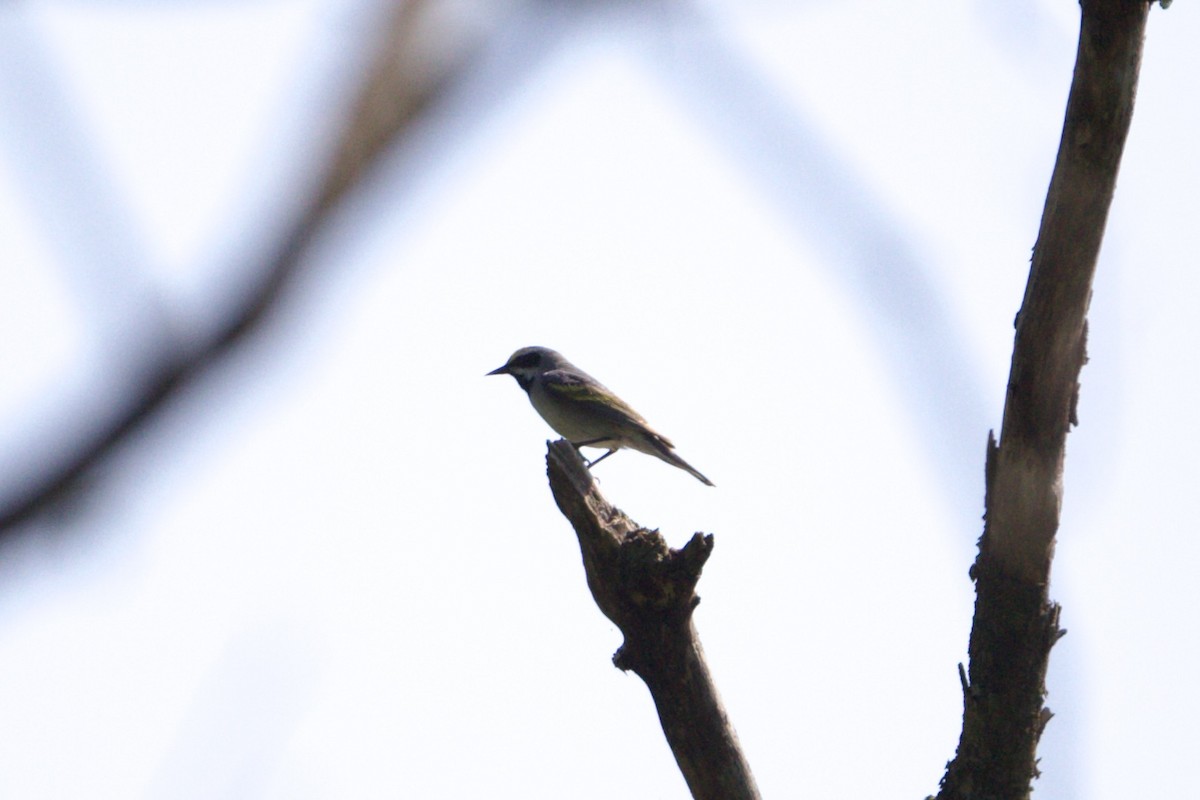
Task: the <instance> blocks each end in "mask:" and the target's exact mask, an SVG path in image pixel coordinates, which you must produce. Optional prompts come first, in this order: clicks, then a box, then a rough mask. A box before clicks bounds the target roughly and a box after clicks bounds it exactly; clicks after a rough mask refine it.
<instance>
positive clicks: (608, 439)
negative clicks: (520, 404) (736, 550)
mask: <svg viewBox="0 0 1200 800" xmlns="http://www.w3.org/2000/svg"><path fill="white" fill-rule="evenodd" d="M488 375H512V376H513V377H514V378H516V380H517V385H518V386H520V387H521V388H522V389H524V390H525V391H526V393H528V395H529V402H531V403H533V407H534V408H535V409H537V412H538V413H539V414H541V415H542V419H544V420H546V422H548V423H549V424H550V427H551V428H553V429H554V430H556V431H557V432H558V433H559V435H560V436H563V437H564V438H566V440H567V441H569V442H570V443H571V444H573V445H575V447H577V448H578V447H604V448H607V449H608V452H607V453H605V454H604V455H602V456H600V458H597V459H596V460H595V461H592V462H589V463H588V466H589V467H591V466H594V465H596V464H598V463H600V462H601V461H603V460H604V459H606V458H608V457H609V456H611V455H612V454H613V453H615V452H617V450H618V449H619V448H622V447H631V448H633V449H634V450H638V451H640V452H642V453H646V454H647V455H651V456H655V457H657V458H661V459H662V460H663V461H665V462H667V463H668V464H670V465H671V466H674V467H679V468H680V469H682V470H685V471H687V472H690V473H691V474H692V475H694V476H695V477H696V479H697V480H699V481H700V482H701V483H706V484H708V485H709V486H713V485H715V484H713V482H712V481H710V480H709V479H708V478H706V477H704V476H703V475H701V474H700V472H699V471H698V470H696V468H695V467H693V466H692V465H691V464H689V463H687V462H686V461H684V460H683V459H682V458H680V457H679V456H677V455H675V445H673V444H671V440H670V439H668V438H667V437H665V436H663V435H662V434H661V433H658V432H657V431H655V430H654V429H653V428H651V427H650V426H649V425H647V424H646V420H644V419H642V416H641V414H638V413H637V412H636V411H634V410H633V409H632V408H630V407H629V406H628V405H627V404H626V403H625V401H624V400H622V399H621V398H619V397H617V396H616V395H615V394H613V393H612V392H611V391H609V390H608V389H606V388H605V387H604V386H603V385H602V384H601V383H600V381H598V380H596V379H595V378H593V377H592V376H591V375H588V374H587V373H586V372H584V371H583V370H581V369H580V368H579V367H577V366H575V365H574V364H572V363H571V362H570V361H567V359H565V358H563V356H562V354H561V353H558V352H556V351H554V350H551V349H550V348H548V347H522V348H521V349H520V350H518V351H517V352H515V353H513V354H512V355H511V356H510V357H509V359H508V363H507V364H505V365H504V366H503V367H499V368H498V369H494V370H492V371H491V372H489V373H488Z"/></svg>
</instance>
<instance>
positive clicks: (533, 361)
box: [512, 353, 542, 367]
mask: <svg viewBox="0 0 1200 800" xmlns="http://www.w3.org/2000/svg"><path fill="white" fill-rule="evenodd" d="M541 361H542V354H541V353H525V354H524V355H522V356H519V357H517V358H514V359H513V363H512V365H513V366H514V367H536V366H537V365H538V364H540V363H541Z"/></svg>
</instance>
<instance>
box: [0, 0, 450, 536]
mask: <svg viewBox="0 0 1200 800" xmlns="http://www.w3.org/2000/svg"><path fill="white" fill-rule="evenodd" d="M430 5H431V3H430V2H429V0H399V2H395V3H393V4H392V5H391V7H390V8H389V9H387V10H386V12H385V13H384V14H383V17H384V19H383V21H382V24H381V25H380V26H379V35H378V40H377V41H376V42H374V43H372V44H373V47H374V49H375V55H374V56H373V57H372V58H371V59H370V61H369V65H368V68H367V70H366V72H365V73H364V76H363V79H362V83H361V89H360V91H359V93H358V96H357V99H356V100H355V102H354V103H353V104H352V105H351V106H350V109H349V115H348V117H347V119H346V121H345V123H344V124H343V125H342V126H341V132H340V134H339V135H338V137H337V140H336V146H335V147H334V149H333V151H332V152H331V154H330V157H329V162H328V167H327V168H326V169H325V171H324V173H323V175H322V176H321V178H320V180H319V181H318V182H317V183H316V185H315V186H314V187H313V189H312V192H311V196H310V198H309V199H308V200H307V201H306V202H304V203H302V204H301V206H300V208H299V211H298V212H297V214H296V217H295V219H294V221H293V222H292V224H291V225H290V226H289V227H288V228H287V229H286V230H285V232H284V234H283V235H282V236H281V238H280V241H279V243H278V245H277V246H276V247H275V248H274V250H273V252H271V253H270V255H269V256H268V257H267V258H266V260H265V261H264V263H263V264H262V265H261V266H260V267H258V268H257V270H256V278H255V279H254V280H253V283H252V284H251V285H250V286H249V287H248V289H247V290H246V291H244V292H243V293H241V294H239V295H237V296H235V297H234V298H233V300H232V302H231V304H230V306H229V308H228V309H226V311H225V315H224V321H223V322H222V323H221V324H219V325H217V326H216V327H215V328H213V329H212V330H210V331H209V332H208V333H207V335H203V336H199V337H195V338H193V339H188V340H184V339H178V338H174V337H171V336H169V335H165V334H167V333H168V332H169V331H170V323H169V320H166V319H162V320H158V321H156V322H155V323H153V324H152V322H151V320H149V319H146V318H143V319H142V321H141V322H142V326H141V329H140V330H137V331H136V335H137V337H138V338H139V340H140V341H141V343H142V345H143V349H142V350H141V352H139V353H137V354H136V357H138V358H143V359H146V360H145V361H144V362H143V363H141V364H140V365H139V366H138V367H137V368H128V367H127V369H128V374H129V376H130V378H129V380H128V383H127V384H126V385H125V387H124V396H122V397H119V398H117V399H115V400H114V401H113V402H112V403H111V404H110V405H109V406H108V407H107V408H104V409H102V410H101V412H100V413H99V414H98V415H97V417H96V419H95V421H94V423H93V427H92V428H91V429H90V430H86V431H82V432H80V433H79V435H78V438H77V440H76V441H74V442H71V443H70V444H69V445H68V446H67V447H66V448H65V449H64V450H63V451H62V452H58V453H55V454H54V459H53V461H52V462H50V463H45V462H43V465H42V466H41V468H40V469H31V470H30V472H31V474H30V475H29V476H28V477H27V478H26V480H25V481H24V482H21V483H18V482H16V481H12V480H10V482H9V486H8V487H6V488H7V491H8V494H7V496H5V497H4V498H3V499H2V500H0V536H2V535H6V534H7V533H8V532H10V531H12V530H13V529H14V527H15V526H17V525H18V524H19V523H21V522H22V521H24V520H26V519H28V518H30V517H31V516H33V515H35V514H37V513H38V512H40V511H43V510H45V509H46V508H47V507H48V506H50V505H52V504H55V503H59V502H61V501H63V500H65V499H73V498H70V495H71V493H72V492H75V491H78V490H79V488H80V484H81V481H82V479H83V478H85V476H86V475H87V474H88V473H89V471H91V470H92V469H94V468H95V467H96V466H97V465H99V464H100V463H102V462H103V460H104V459H105V457H106V456H107V455H108V454H109V453H111V452H112V451H113V449H114V448H115V447H117V446H118V445H119V444H120V443H121V442H123V441H124V440H125V439H126V438H128V437H129V436H130V435H131V434H132V433H134V432H135V431H137V430H138V429H139V428H140V427H141V426H142V425H143V424H145V422H146V421H147V420H148V419H149V418H150V417H151V416H152V415H153V414H154V413H155V412H156V411H158V410H159V409H160V408H162V407H163V406H164V405H165V404H166V403H167V402H168V401H170V400H171V399H172V398H173V397H175V396H176V395H177V394H178V393H179V392H180V391H182V390H183V389H184V388H186V387H187V386H188V385H189V384H190V383H191V382H193V381H194V380H196V379H197V378H198V377H199V376H201V375H202V374H203V373H204V371H205V369H206V368H207V367H208V366H210V365H211V364H212V363H213V362H214V361H216V360H218V359H220V358H222V357H223V356H224V355H225V354H226V353H228V352H229V351H230V350H231V349H233V348H235V347H236V346H237V345H238V344H239V343H240V342H242V341H243V340H244V339H246V338H247V337H248V336H250V335H251V334H252V333H254V332H255V331H256V330H257V329H258V328H259V327H260V326H261V325H262V324H263V323H264V321H265V320H266V319H267V318H268V316H269V313H270V311H271V310H272V309H273V308H274V306H275V305H276V304H277V303H278V302H280V300H281V299H282V298H283V296H284V295H285V292H286V290H287V288H288V286H289V284H290V283H291V281H292V280H293V278H294V277H295V275H296V273H297V271H298V270H299V268H300V266H301V264H302V263H303V258H304V254H305V251H306V249H307V247H308V246H309V244H310V242H311V241H312V240H313V237H314V236H316V235H317V234H318V233H319V231H320V230H321V227H322V225H323V223H324V222H325V220H326V219H328V217H329V216H330V215H331V214H332V213H333V212H334V210H335V209H336V207H337V205H338V202H339V201H340V200H341V199H342V198H343V197H344V196H345V194H346V193H347V192H349V191H350V190H352V189H353V188H354V187H355V186H356V185H357V184H358V183H359V182H360V181H361V180H362V179H363V176H364V175H365V174H367V172H368V170H369V169H370V166H371V165H372V164H373V163H374V162H375V160H376V159H377V158H378V156H379V154H380V152H381V151H383V150H384V149H385V148H386V147H387V146H388V145H389V144H390V143H391V142H393V141H395V140H396V139H397V138H398V137H400V136H402V135H403V134H404V132H405V131H406V130H407V128H408V126H409V125H410V124H411V122H412V121H413V120H414V119H415V118H416V117H417V116H418V115H419V114H420V112H421V111H422V110H423V109H424V108H426V107H427V105H428V104H429V103H430V102H431V101H432V100H433V98H435V97H436V96H437V94H438V92H439V90H440V89H441V87H443V86H445V85H446V83H447V82H449V81H450V80H451V79H452V78H453V76H454V74H455V73H456V71H457V70H458V69H460V68H461V64H447V63H444V54H442V53H438V52H436V51H433V50H430V48H428V47H420V46H419V42H420V30H421V23H422V17H423V15H424V14H426V13H427V12H428V7H429V6H430ZM439 56H440V57H441V58H439ZM46 127H49V126H46ZM74 149H75V152H76V154H77V158H76V159H75V161H76V162H78V164H79V166H80V167H82V168H85V171H86V168H87V167H90V166H91V160H90V159H89V158H87V157H86V156H87V155H88V154H87V153H86V152H83V151H84V150H85V148H84V147H83V146H82V145H80V144H79V143H76V144H75V146H74ZM45 162H46V163H55V159H54V158H49V157H48V158H46V159H45ZM53 183H59V182H53ZM61 183H65V184H66V185H68V186H75V185H76V183H75V182H74V181H71V180H65V181H61ZM94 183H101V182H90V183H89V184H87V185H88V186H89V187H90V186H92V185H93V184H94ZM77 193H78V194H80V195H87V194H88V192H87V190H86V189H85V190H83V191H77ZM84 200H85V201H86V200H93V201H94V202H91V203H87V207H92V206H96V207H99V208H100V209H111V208H112V207H114V206H115V205H116V204H115V203H113V202H104V201H102V200H99V199H97V198H86V197H85V198H84ZM104 216H105V215H104V214H103V213H97V214H96V217H98V218H100V219H103V218H104ZM83 218H84V219H88V220H91V221H94V220H95V218H94V217H91V216H88V215H87V214H85V215H83ZM110 228H111V229H112V230H121V229H122V226H115V225H114V226H108V227H106V229H105V232H104V233H105V234H107V233H109V232H110ZM93 238H94V239H96V240H98V241H103V240H104V238H105V236H103V235H98V236H95V237H93ZM129 272H130V273H132V274H136V273H135V271H134V270H130V271H129ZM124 278H125V276H124V275H122V276H114V278H113V280H114V281H117V282H119V281H120V280H122V279H124ZM116 288H117V289H118V290H119V289H120V287H119V285H118V286H117V287H116ZM29 456H30V461H31V462H32V461H37V460H40V459H43V458H46V456H47V453H46V452H45V451H43V452H40V453H30V454H29Z"/></svg>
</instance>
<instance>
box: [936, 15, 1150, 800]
mask: <svg viewBox="0 0 1200 800" xmlns="http://www.w3.org/2000/svg"><path fill="white" fill-rule="evenodd" d="M1081 6H1082V22H1081V25H1080V35H1079V51H1078V55H1077V58H1076V63H1075V75H1074V78H1073V80H1072V83H1071V93H1070V97H1069V98H1068V100H1067V112H1066V119H1065V122H1064V124H1063V132H1062V140H1061V143H1060V145H1059V150H1058V158H1057V161H1056V162H1055V166H1054V174H1053V177H1052V179H1051V182H1050V189H1049V192H1048V194H1047V197H1046V207H1045V210H1044V211H1043V214H1042V223H1041V229H1040V230H1039V232H1038V239H1037V244H1036V245H1035V247H1034V252H1033V265H1032V268H1031V270H1030V275H1029V282H1028V284H1027V287H1026V290H1025V299H1024V302H1023V304H1022V306H1021V311H1020V313H1019V314H1018V317H1017V324H1016V328H1017V332H1016V341H1015V344H1014V347H1013V358H1012V369H1011V372H1010V374H1009V382H1008V396H1007V398H1006V401H1005V406H1004V422H1003V427H1002V429H1001V436H1000V443H999V445H998V446H997V445H996V443H995V441H994V440H993V439H992V438H991V436H989V440H988V454H987V470H986V481H987V495H986V500H985V506H986V520H987V522H986V524H985V526H984V533H983V538H982V539H981V540H980V552H979V556H978V558H977V560H976V562H975V566H974V567H973V569H972V576H973V577H974V578H975V581H976V602H975V621H974V624H973V626H972V630H971V642H970V659H971V662H970V663H971V666H970V675H969V683H968V682H966V681H964V713H963V731H962V736H961V738H960V740H959V745H958V753H957V755H956V756H955V758H954V760H953V761H952V762H951V763H950V764H949V766H948V768H947V771H946V775H945V777H944V778H943V779H942V791H941V793H940V794H939V798H944V799H945V800H949V799H950V798H964V800H965V798H1026V797H1028V796H1029V793H1030V784H1031V781H1032V779H1033V778H1034V777H1036V775H1037V768H1036V750H1037V743H1038V739H1039V738H1040V736H1041V733H1042V730H1043V729H1044V727H1045V725H1046V722H1047V721H1048V720H1049V717H1050V713H1049V711H1048V710H1047V709H1045V708H1044V707H1043V701H1044V697H1045V676H1046V666H1047V663H1048V661H1049V656H1050V648H1051V646H1052V645H1053V644H1054V642H1055V641H1057V640H1058V638H1059V637H1060V636H1061V635H1062V631H1060V629H1059V627H1058V613H1059V609H1058V606H1057V605H1055V604H1053V603H1051V602H1050V601H1049V599H1048V597H1049V596H1048V593H1047V585H1048V582H1049V578H1050V562H1051V558H1052V556H1053V549H1054V537H1055V534H1056V532H1057V530H1058V521H1059V510H1060V506H1061V502H1062V470H1063V459H1064V453H1065V451H1066V437H1067V432H1068V430H1069V428H1070V426H1071V425H1073V424H1076V422H1077V420H1076V414H1075V409H1076V402H1077V399H1078V392H1079V372H1080V369H1081V368H1082V367H1083V364H1084V362H1085V361H1086V339H1087V319H1086V317H1087V310H1088V304H1089V302H1090V300H1091V292H1092V277H1093V275H1094V274H1095V268H1096V260H1097V257H1098V255H1099V252H1100V242H1101V239H1102V238H1103V235H1104V226H1105V222H1106V219H1107V217H1108V209H1109V205H1110V204H1111V202H1112V197H1113V191H1114V188H1115V186H1116V180H1117V170H1118V167H1119V166H1120V161H1121V153H1122V150H1123V149H1124V145H1125V138H1126V135H1127V134H1128V132H1129V124H1130V121H1131V119H1132V115H1133V100H1134V91H1135V88H1136V86H1137V78H1138V69H1139V65H1140V63H1141V55H1142V39H1143V36H1144V32H1145V25H1146V16H1147V12H1148V8H1149V6H1148V4H1147V3H1146V2H1142V0H1083V2H1082V3H1081Z"/></svg>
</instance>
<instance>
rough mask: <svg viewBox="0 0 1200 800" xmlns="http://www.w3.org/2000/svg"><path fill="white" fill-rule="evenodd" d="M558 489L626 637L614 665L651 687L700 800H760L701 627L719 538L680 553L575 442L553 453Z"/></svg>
mask: <svg viewBox="0 0 1200 800" xmlns="http://www.w3.org/2000/svg"><path fill="white" fill-rule="evenodd" d="M546 464H547V471H548V474H549V476H550V488H551V490H552V491H553V493H554V499H555V502H557V503H558V507H559V509H560V510H561V511H562V513H563V515H564V516H565V517H566V518H567V519H568V520H569V521H570V523H571V525H572V526H573V527H574V528H575V533H576V535H577V536H578V538H579V549H580V551H581V553H582V555H583V567H584V572H585V573H586V576H587V584H588V588H589V589H591V591H592V597H593V598H595V600H596V605H597V606H599V607H600V610H601V611H602V612H604V615H605V616H606V617H608V618H609V619H610V620H612V621H613V622H614V623H615V624H616V626H617V627H618V628H620V630H621V633H622V634H624V636H625V642H624V643H623V644H622V645H621V647H620V649H618V650H617V652H616V654H615V655H614V656H613V663H614V664H616V666H617V667H619V668H620V669H623V670H632V671H633V672H634V673H636V674H637V675H638V676H639V677H640V678H641V679H642V680H643V681H645V683H646V686H647V687H648V688H649V689H650V694H651V696H652V697H653V698H654V704H655V706H656V707H657V708H658V717H659V720H660V721H661V722H662V727H663V733H664V734H666V737H667V742H668V744H669V745H670V747H671V751H672V752H673V753H674V754H675V760H676V762H677V763H678V764H679V769H680V771H682V773H683V777H684V780H686V781H687V785H688V788H689V789H690V790H691V793H692V796H693V797H694V798H696V800H757V798H758V797H759V794H758V788H757V786H756V785H755V783H754V776H753V775H752V774H751V773H750V766H749V764H747V762H746V759H745V757H744V756H743V755H742V751H741V747H740V746H739V744H738V740H737V735H736V734H735V733H734V730H733V726H732V725H731V724H730V723H729V719H728V718H727V717H726V715H725V709H724V707H723V706H722V705H721V698H720V696H719V695H718V694H717V689H716V686H715V685H714V684H713V681H712V676H711V675H710V674H709V671H708V666H707V665H706V664H705V662H704V652H703V650H702V649H701V647H700V640H699V638H698V637H697V636H696V630H695V628H694V626H693V625H692V611H693V610H694V609H695V607H696V605H697V604H698V603H699V602H700V599H699V598H698V597H697V596H696V592H695V589H696V582H697V581H698V580H699V579H700V572H701V570H702V569H703V567H704V563H705V562H706V561H707V560H708V557H709V555H710V554H711V553H712V547H713V537H712V535H711V534H708V535H703V534H699V533H697V534H695V535H694V536H693V537H692V538H691V540H690V541H689V542H688V543H687V544H686V545H684V546H683V547H682V548H680V549H678V550H674V549H671V548H669V547H668V546H667V544H666V542H665V541H664V540H663V538H662V536H660V535H659V533H658V532H657V531H651V530H647V529H645V528H642V527H640V526H639V525H638V524H637V523H635V522H634V521H633V520H631V519H630V518H629V517H627V516H625V514H624V513H623V512H622V511H621V510H620V509H617V508H615V507H614V506H612V505H610V504H609V502H608V501H607V500H605V499H604V497H603V496H602V495H601V494H600V492H599V490H598V489H597V488H596V484H595V482H594V481H593V480H592V476H591V473H590V472H588V470H587V467H586V466H585V465H584V463H583V459H582V458H581V457H580V455H579V453H578V451H576V449H575V448H574V447H573V446H572V445H571V444H570V443H569V442H567V441H566V440H559V441H557V442H554V443H552V444H551V445H550V447H549V452H548V453H547V455H546Z"/></svg>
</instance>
